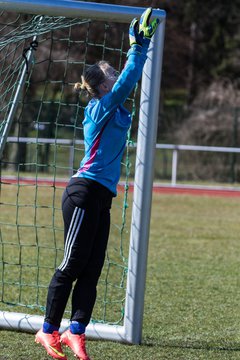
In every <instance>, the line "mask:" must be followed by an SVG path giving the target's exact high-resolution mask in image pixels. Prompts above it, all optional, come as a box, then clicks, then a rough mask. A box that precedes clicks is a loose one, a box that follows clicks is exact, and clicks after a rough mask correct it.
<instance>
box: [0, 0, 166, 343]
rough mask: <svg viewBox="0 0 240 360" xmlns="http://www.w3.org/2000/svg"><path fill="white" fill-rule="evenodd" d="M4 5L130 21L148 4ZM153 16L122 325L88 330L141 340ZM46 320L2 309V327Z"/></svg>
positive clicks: (3, 5) (44, 1)
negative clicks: (143, 5)
mask: <svg viewBox="0 0 240 360" xmlns="http://www.w3.org/2000/svg"><path fill="white" fill-rule="evenodd" d="M0 10H1V11H14V12H18V13H26V14H39V15H48V16H64V17H67V18H77V17H79V18H91V19H93V20H94V19H96V20H101V21H111V22H112V21H114V22H121V23H130V22H131V20H132V19H133V18H134V17H138V18H139V17H140V16H141V14H142V12H143V11H144V10H145V8H142V7H131V6H120V5H111V4H102V3H91V2H82V1H71V0H6V1H0ZM152 16H153V17H158V18H159V19H160V25H159V27H158V29H157V31H156V34H155V35H154V38H153V40H152V41H151V44H150V48H149V51H148V59H147V61H146V64H145V66H144V70H143V75H142V82H141V97H140V111H139V126H138V139H137V154H136V165H135V166H136V167H135V179H134V194H133V206H132V221H131V234H130V247H129V260H128V276H127V290H126V301H125V311H124V321H123V325H122V326H119V325H116V326H115V325H107V324H99V323H96V324H92V323H90V324H89V326H88V327H87V332H86V335H87V336H88V337H89V338H95V339H96V338H98V339H105V340H115V341H120V342H127V343H133V344H139V343H140V342H141V339H142V323H143V309H144V292H145V281H146V268H147V253H148V239H149V228H150V217H151V202H152V185H153V167H154V155H155V147H156V134H157V125H158V109H159V99H160V84H161V72H162V56H163V44H164V31H165V18H166V14H165V11H164V10H160V9H153V13H152ZM42 323H43V317H42V316H34V315H27V314H22V313H14V312H4V311H3V312H0V328H2V329H8V330H13V329H14V330H20V331H27V332H36V331H37V330H38V329H39V328H40V327H41V325H42ZM68 325H69V324H68V321H67V320H65V319H64V320H63V321H62V326H61V329H60V331H63V330H64V329H65V328H66V327H67V326H68Z"/></svg>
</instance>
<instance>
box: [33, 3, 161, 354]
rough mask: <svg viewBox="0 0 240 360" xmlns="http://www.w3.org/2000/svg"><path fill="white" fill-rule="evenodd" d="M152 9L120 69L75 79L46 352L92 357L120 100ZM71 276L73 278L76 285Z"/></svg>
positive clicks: (134, 25)
mask: <svg viewBox="0 0 240 360" xmlns="http://www.w3.org/2000/svg"><path fill="white" fill-rule="evenodd" d="M151 13H152V9H151V8H148V9H147V10H146V11H144V13H143V14H142V16H141V18H140V22H139V23H138V20H137V19H133V21H132V22H131V24H130V28H129V39H130V49H129V51H128V53H127V62H126V65H125V67H124V69H123V71H122V72H121V74H120V75H119V76H118V74H117V72H116V71H115V69H114V68H113V67H112V66H110V64H109V63H108V62H106V61H100V62H98V63H96V64H94V65H91V66H89V67H88V68H87V70H86V71H85V74H84V75H83V76H82V77H81V83H77V84H76V85H75V88H76V89H77V90H80V89H82V90H86V92H87V93H88V95H89V96H90V98H91V100H90V101H89V103H88V105H87V107H86V109H85V118H84V120H83V132H84V142H85V156H84V158H83V160H82V162H81V164H80V168H79V170H78V171H77V173H76V174H75V175H73V177H72V178H71V179H70V181H69V183H68V185H67V187H66V189H65V192H64V194H63V198H62V212H63V219H64V244H65V245H64V258H63V261H62V263H61V265H60V266H59V267H58V268H57V270H56V271H55V273H54V275H53V277H52V280H51V282H50V285H49V289H48V296H47V304H46V314H45V321H44V324H43V327H42V329H40V330H39V331H38V333H37V334H36V339H35V340H36V342H37V343H41V344H42V345H43V346H44V347H45V349H46V350H47V352H48V354H49V355H51V356H52V357H53V358H55V359H63V360H66V356H65V355H64V353H63V351H62V347H61V345H66V346H69V347H70V348H71V349H72V351H73V352H74V354H75V355H76V356H77V357H78V358H79V359H82V360H89V359H90V358H89V357H88V355H87V352H86V348H85V329H86V326H87V325H88V323H89V321H90V318H91V314H92V310H93V307H94V303H95V300H96V286H97V282H98V279H99V276H100V274H101V270H102V266H103V263H104V258H105V251H106V247H107V242H108V236H109V228H110V209H111V203H112V198H113V197H115V196H116V194H117V190H116V189H117V183H118V181H119V178H120V164H121V159H122V155H123V151H124V148H125V144H126V137H127V132H128V129H129V127H130V124H131V115H130V113H129V112H128V111H127V110H126V109H125V108H124V107H123V103H124V102H125V100H126V99H127V97H128V96H129V94H130V93H131V91H132V90H133V88H134V86H135V85H136V83H137V81H138V80H139V79H140V77H141V74H142V70H143V66H144V63H145V61H146V58H147V51H148V46H149V43H150V39H151V37H152V36H153V34H154V33H155V31H156V28H157V26H158V23H159V20H158V19H154V20H153V21H152V22H150V17H151ZM73 283H74V285H73ZM72 287H73V292H72V313H71V322H70V328H69V329H68V330H66V331H65V332H64V333H63V334H62V335H61V336H60V334H59V327H60V323H61V320H62V317H63V314H64V311H65V307H66V304H67V301H68V298H69V296H70V293H71V290H72Z"/></svg>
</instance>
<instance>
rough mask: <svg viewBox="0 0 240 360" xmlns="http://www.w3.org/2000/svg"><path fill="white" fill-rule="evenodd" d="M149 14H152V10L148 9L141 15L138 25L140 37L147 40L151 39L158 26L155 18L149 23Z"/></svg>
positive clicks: (157, 20)
mask: <svg viewBox="0 0 240 360" xmlns="http://www.w3.org/2000/svg"><path fill="white" fill-rule="evenodd" d="M151 14H152V8H151V7H149V8H147V10H145V11H144V13H143V14H142V16H141V18H140V25H139V35H141V34H142V36H144V37H145V38H148V39H151V37H152V36H153V35H154V33H155V31H156V29H157V27H158V24H159V19H157V18H156V19H154V20H153V21H152V22H151V23H149V20H150V17H151Z"/></svg>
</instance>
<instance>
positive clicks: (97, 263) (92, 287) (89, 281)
mask: <svg viewBox="0 0 240 360" xmlns="http://www.w3.org/2000/svg"><path fill="white" fill-rule="evenodd" d="M109 204H111V198H109V199H108V201H107V206H106V205H104V202H103V201H102V199H100V200H99V203H98V206H99V207H100V216H99V221H98V222H97V224H98V226H97V231H96V234H95V238H94V244H93V247H92V249H91V256H90V258H89V260H88V263H87V265H86V267H85V269H84V270H83V271H82V272H81V274H80V275H79V277H78V279H77V281H76V283H75V285H74V289H73V294H72V316H71V325H70V329H69V330H67V331H66V332H65V333H64V334H63V335H62V336H61V341H62V343H63V344H65V345H68V346H69V347H71V349H72V350H73V352H74V353H75V355H76V356H78V357H79V358H82V359H84V360H85V359H86V360H87V359H89V358H88V355H87V352H86V348H85V334H84V332H85V327H86V326H87V324H88V323H89V321H90V318H91V314H92V310H93V307H94V304H95V300H96V286H97V282H98V279H99V276H100V274H101V270H102V267H103V263H104V258H105V252H106V247H107V242H108V236H109V228H110V205H109ZM103 206H104V207H103ZM90 224H91V222H89V225H90Z"/></svg>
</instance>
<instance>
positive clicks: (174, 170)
mask: <svg viewBox="0 0 240 360" xmlns="http://www.w3.org/2000/svg"><path fill="white" fill-rule="evenodd" d="M36 142H38V143H39V144H41V145H43V144H52V145H54V144H56V145H62V146H64V147H67V148H69V154H68V157H67V158H68V164H67V166H66V167H67V168H68V169H69V170H68V171H69V176H71V175H72V172H73V170H72V169H73V168H74V147H75V146H77V145H81V146H83V140H75V141H74V142H73V141H72V140H70V139H57V140H55V139H47V138H38V139H36V138H30V137H8V139H7V143H9V144H11V143H25V144H36ZM130 146H131V147H132V148H133V149H134V150H135V148H136V143H131V144H130ZM159 150H168V151H170V152H171V155H170V156H168V163H169V162H170V166H168V167H170V176H169V180H170V183H171V186H176V185H177V182H178V181H179V178H178V175H179V170H178V168H179V164H180V159H179V154H180V152H181V153H182V152H207V153H215V154H216V153H222V154H232V155H233V156H234V155H236V154H240V148H235V147H219V146H218V147H217V146H197V145H174V144H156V154H157V155H156V158H158V157H159V156H158V154H159V153H158V151H159ZM232 159H233V160H231V163H230V175H229V178H230V181H231V182H232V183H233V182H235V181H236V177H235V175H234V173H235V167H236V165H237V159H236V157H233V158H232ZM156 180H157V179H156V178H155V181H156Z"/></svg>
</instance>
